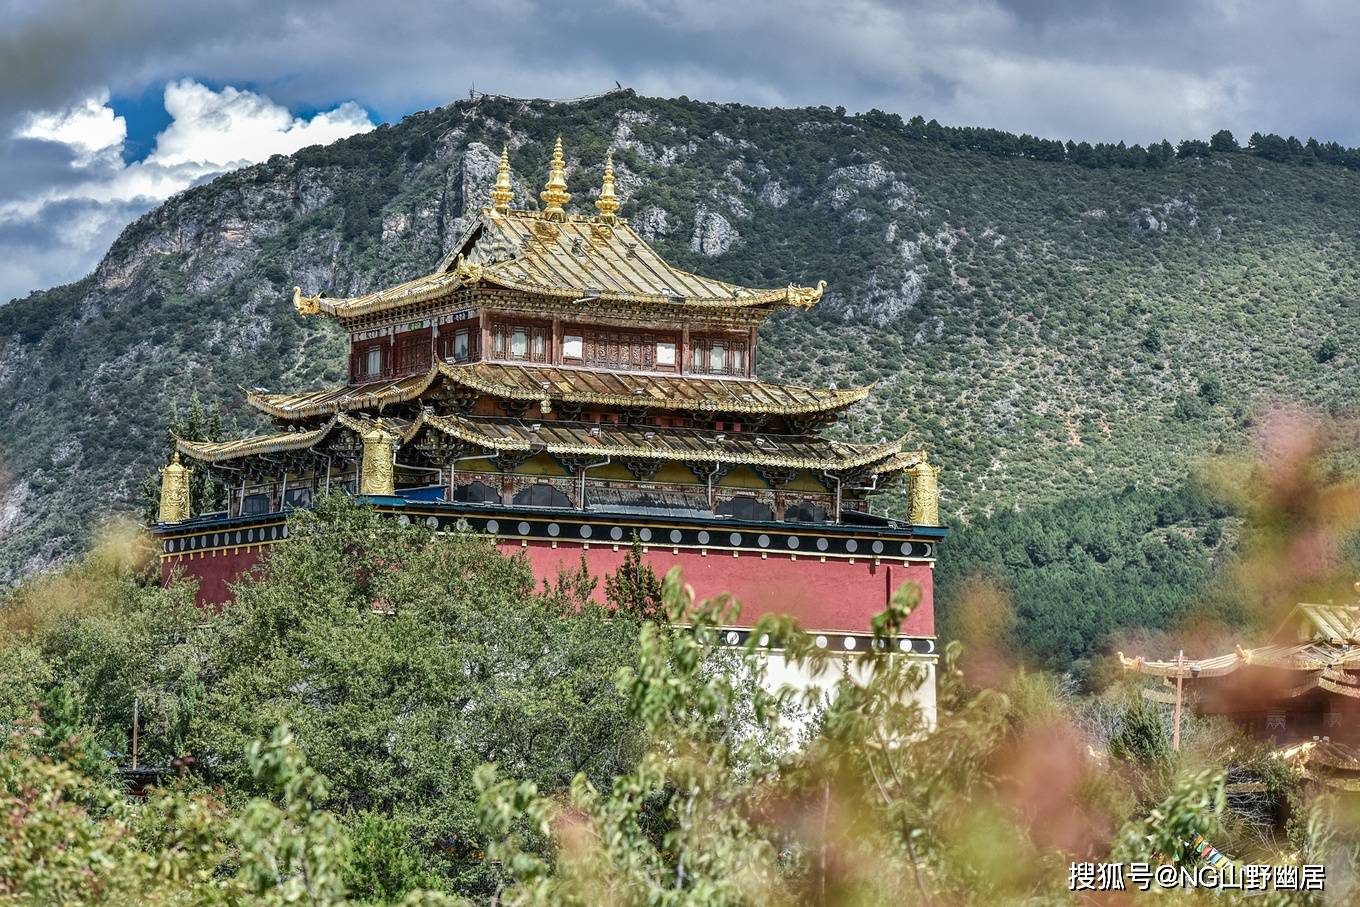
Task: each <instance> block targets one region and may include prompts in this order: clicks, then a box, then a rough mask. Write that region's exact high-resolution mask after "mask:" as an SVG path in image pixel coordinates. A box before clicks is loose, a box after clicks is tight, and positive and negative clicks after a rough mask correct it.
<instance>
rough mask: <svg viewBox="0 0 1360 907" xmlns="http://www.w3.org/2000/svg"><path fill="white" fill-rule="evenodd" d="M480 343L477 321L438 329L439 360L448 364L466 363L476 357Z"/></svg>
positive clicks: (454, 323) (455, 323)
mask: <svg viewBox="0 0 1360 907" xmlns="http://www.w3.org/2000/svg"><path fill="white" fill-rule="evenodd" d="M480 341H481V331H480V330H478V324H477V319H475V318H472V319H467V320H464V321H456V322H453V323H451V324H446V325H443V326H441V327H440V328H439V358H440V359H444V360H446V361H449V362H468V361H469V360H471V359H474V358H476V356H477V346H478V344H479V343H480Z"/></svg>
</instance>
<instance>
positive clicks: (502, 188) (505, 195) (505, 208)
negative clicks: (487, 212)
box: [491, 145, 515, 214]
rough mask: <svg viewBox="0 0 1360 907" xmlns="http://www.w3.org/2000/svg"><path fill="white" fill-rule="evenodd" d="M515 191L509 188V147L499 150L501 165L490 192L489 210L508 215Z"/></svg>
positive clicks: (505, 146)
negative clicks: (494, 184)
mask: <svg viewBox="0 0 1360 907" xmlns="http://www.w3.org/2000/svg"><path fill="white" fill-rule="evenodd" d="M514 197H515V190H513V189H511V188H510V146H509V145H504V146H502V148H501V164H500V167H499V168H498V169H497V171H496V186H495V188H493V189H492V190H491V209H492V210H493V211H495V212H496V213H497V214H509V213H510V202H511V201H512V200H513V199H514Z"/></svg>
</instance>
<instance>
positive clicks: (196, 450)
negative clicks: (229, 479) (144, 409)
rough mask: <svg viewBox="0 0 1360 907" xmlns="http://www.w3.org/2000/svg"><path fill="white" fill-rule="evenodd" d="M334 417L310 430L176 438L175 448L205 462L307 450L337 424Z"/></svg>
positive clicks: (219, 461)
mask: <svg viewBox="0 0 1360 907" xmlns="http://www.w3.org/2000/svg"><path fill="white" fill-rule="evenodd" d="M335 424H336V420H334V419H332V420H331V421H329V422H327V423H326V424H325V425H323V426H321V427H320V428H316V429H313V430H311V431H284V432H277V433H275V434H272V435H259V436H257V437H254V438H241V439H239V440H236V441H187V440H185V439H184V438H178V437H177V438H175V449H176V450H178V451H179V452H180V453H183V454H185V455H186V456H190V457H193V458H194V459H195V460H198V461H200V462H203V463H221V462H223V461H226V460H238V459H240V458H242V457H251V456H260V455H261V454H271V453H280V452H282V451H288V450H306V449H307V448H309V447H313V446H315V445H316V444H317V443H319V442H320V441H321V440H322V439H323V438H325V437H326V435H328V434H330V431H331V429H332V428H334V427H335Z"/></svg>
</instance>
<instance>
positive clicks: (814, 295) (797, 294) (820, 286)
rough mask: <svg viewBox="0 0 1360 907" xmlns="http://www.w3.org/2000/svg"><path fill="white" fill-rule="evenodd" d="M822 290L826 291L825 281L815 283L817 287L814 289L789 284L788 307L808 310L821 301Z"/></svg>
mask: <svg viewBox="0 0 1360 907" xmlns="http://www.w3.org/2000/svg"><path fill="white" fill-rule="evenodd" d="M824 290H826V281H825V280H819V281H817V286H815V287H796V286H794V285H793V284H789V288H788V301H789V305H796V306H802V307H804V308H810V307H812V306H814V305H816V304H817V303H818V302H820V301H821V298H822V292H823V291H824Z"/></svg>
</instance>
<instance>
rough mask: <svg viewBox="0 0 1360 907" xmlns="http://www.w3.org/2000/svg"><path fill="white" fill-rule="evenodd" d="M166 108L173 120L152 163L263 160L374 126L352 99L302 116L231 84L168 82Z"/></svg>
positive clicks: (325, 142) (172, 163)
mask: <svg viewBox="0 0 1360 907" xmlns="http://www.w3.org/2000/svg"><path fill="white" fill-rule="evenodd" d="M165 109H166V111H167V112H168V113H169V114H170V116H171V118H172V122H171V123H170V126H169V127H168V128H166V130H165V131H164V132H162V133H161V134H160V135H159V136H157V137H156V149H155V151H153V152H152V153H151V156H150V157H149V158H147V163H148V164H151V165H160V166H173V165H176V164H189V163H192V164H206V165H209V166H213V165H217V166H220V165H223V164H228V163H231V162H236V161H262V160H265V159H266V158H268V157H269V156H270V155H273V154H292V153H293V152H294V151H297V150H298V149H299V148H305V147H307V146H308V145H324V144H329V143H330V142H334V141H336V140H337V139H342V138H344V137H345V136H347V135H353V134H354V133H356V132H365V131H367V130H369V129H372V128H373V123H372V122H370V120H369V118H368V114H367V113H366V112H365V111H364V109H363V108H362V107H360V106H359V105H358V104H355V103H354V102H352V101H347V102H346V103H344V104H341V105H340V106H339V107H337V108H335V109H334V110H328V111H326V112H324V113H318V114H317V115H316V116H314V117H312V118H311V119H310V120H304V119H302V118H301V117H294V116H292V115H291V114H289V112H288V110H287V109H286V108H284V107H282V106H280V105H278V104H275V103H274V102H273V101H271V100H269V99H268V98H266V97H262V96H260V95H258V94H255V93H254V92H250V91H238V90H236V89H235V88H232V87H231V86H227V87H226V88H223V89H222V90H221V91H213V90H212V89H211V88H208V87H207V86H205V85H200V84H198V83H197V82H194V81H192V80H189V79H184V80H182V81H179V82H171V83H170V84H169V85H167V86H165Z"/></svg>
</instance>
